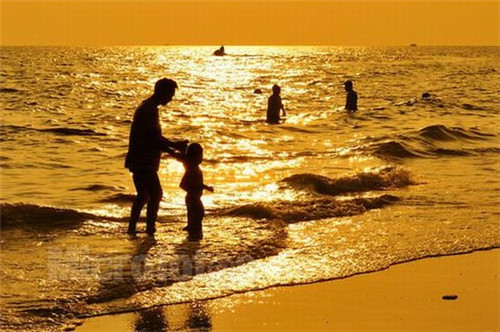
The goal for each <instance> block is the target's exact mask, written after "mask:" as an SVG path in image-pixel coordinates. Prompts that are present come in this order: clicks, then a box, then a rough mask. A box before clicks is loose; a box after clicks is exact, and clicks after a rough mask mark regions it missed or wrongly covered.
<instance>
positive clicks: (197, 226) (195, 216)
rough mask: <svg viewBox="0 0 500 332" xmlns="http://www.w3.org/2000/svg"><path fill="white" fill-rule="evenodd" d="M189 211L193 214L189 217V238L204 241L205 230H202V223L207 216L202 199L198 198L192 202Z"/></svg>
mask: <svg viewBox="0 0 500 332" xmlns="http://www.w3.org/2000/svg"><path fill="white" fill-rule="evenodd" d="M188 210H190V212H191V213H189V215H188V223H189V228H188V231H189V237H190V238H193V239H202V238H203V230H202V221H203V217H204V216H205V208H204V207H203V203H202V202H201V199H199V198H197V199H195V200H192V201H190V204H189V205H188Z"/></svg>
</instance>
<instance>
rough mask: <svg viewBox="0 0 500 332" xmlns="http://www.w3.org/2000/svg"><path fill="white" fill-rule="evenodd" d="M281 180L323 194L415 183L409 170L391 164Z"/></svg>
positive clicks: (396, 186)
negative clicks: (350, 172)
mask: <svg viewBox="0 0 500 332" xmlns="http://www.w3.org/2000/svg"><path fill="white" fill-rule="evenodd" d="M281 182H284V183H286V184H288V185H290V186H292V187H293V188H294V189H300V190H311V191H313V192H315V193H318V194H323V195H340V194H346V193H353V192H365V191H371V190H384V189H390V188H401V187H405V186H409V185H412V184H416V183H417V181H416V180H415V179H414V176H413V175H412V173H411V172H410V171H409V170H407V169H405V168H403V167H393V166H386V167H382V168H377V169H373V170H369V171H365V172H360V173H356V174H354V175H349V176H342V177H338V178H334V179H332V178H328V177H326V176H322V175H317V174H309V173H304V174H295V175H292V176H290V177H287V178H285V179H283V180H281Z"/></svg>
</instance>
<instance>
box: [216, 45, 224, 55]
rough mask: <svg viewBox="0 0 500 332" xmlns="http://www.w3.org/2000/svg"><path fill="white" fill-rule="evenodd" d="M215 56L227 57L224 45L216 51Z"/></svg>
mask: <svg viewBox="0 0 500 332" xmlns="http://www.w3.org/2000/svg"><path fill="white" fill-rule="evenodd" d="M214 55H216V56H223V55H226V52H225V51H224V45H222V46H221V47H220V48H219V49H218V50H215V51H214Z"/></svg>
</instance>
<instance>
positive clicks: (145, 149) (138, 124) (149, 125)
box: [125, 78, 187, 236]
mask: <svg viewBox="0 0 500 332" xmlns="http://www.w3.org/2000/svg"><path fill="white" fill-rule="evenodd" d="M176 88H177V83H176V82H175V81H174V80H171V79H167V78H163V79H161V80H159V81H157V82H156V84H155V86H154V93H153V95H151V96H150V97H149V98H147V99H146V100H144V101H143V102H142V103H141V105H139V107H138V108H137V109H136V111H135V113H134V119H133V121H132V127H131V129H130V138H129V146H128V153H127V157H126V159H125V167H126V168H128V169H129V170H130V172H131V173H132V176H133V180H134V185H135V189H136V191H137V196H136V198H135V200H134V203H133V205H132V211H131V214H130V222H129V225H128V230H127V233H128V234H131V235H135V233H136V225H137V222H138V221H139V217H140V215H141V210H142V208H143V207H144V205H145V204H146V202H147V203H148V207H147V219H146V233H147V234H148V235H150V236H152V235H154V233H155V231H156V228H155V222H156V217H157V215H158V209H159V207H160V201H161V198H162V196H163V191H162V188H161V184H160V179H159V178H158V173H157V172H158V169H159V166H160V158H161V153H162V151H170V150H171V149H172V148H173V149H176V150H181V151H184V150H185V149H186V146H187V141H182V142H173V141H170V140H168V139H166V138H165V137H163V136H162V133H161V125H160V117H159V114H158V112H159V111H158V106H160V105H162V106H165V105H166V104H168V103H169V102H170V101H171V100H172V98H173V96H174V95H175V89H176Z"/></svg>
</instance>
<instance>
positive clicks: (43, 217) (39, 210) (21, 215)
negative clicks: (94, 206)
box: [0, 203, 96, 228]
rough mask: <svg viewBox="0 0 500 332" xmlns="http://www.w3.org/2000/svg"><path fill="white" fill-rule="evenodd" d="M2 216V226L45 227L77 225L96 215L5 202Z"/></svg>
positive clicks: (0, 212)
mask: <svg viewBox="0 0 500 332" xmlns="http://www.w3.org/2000/svg"><path fill="white" fill-rule="evenodd" d="M0 218H1V222H2V228H12V227H23V226H29V227H32V226H35V227H41V228H44V227H56V226H62V225H67V226H75V225H79V224H81V223H82V222H84V221H85V220H89V219H95V218H96V216H95V215H92V214H90V213H85V212H80V211H76V210H71V209H63V208H56V207H51V206H42V205H35V204H23V203H17V204H9V203H4V204H1V205H0Z"/></svg>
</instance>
